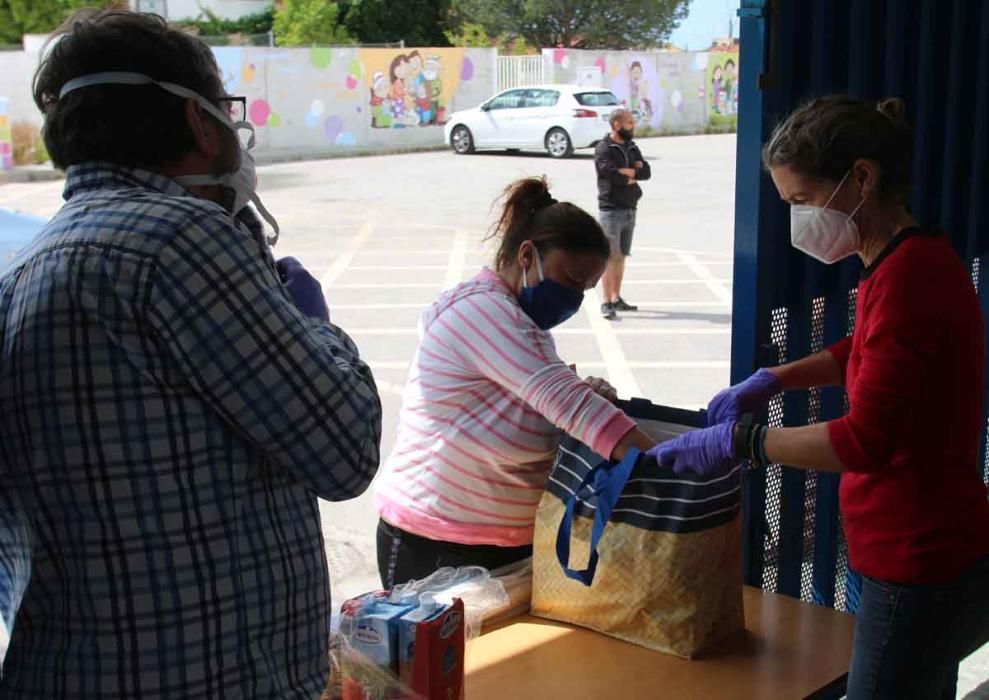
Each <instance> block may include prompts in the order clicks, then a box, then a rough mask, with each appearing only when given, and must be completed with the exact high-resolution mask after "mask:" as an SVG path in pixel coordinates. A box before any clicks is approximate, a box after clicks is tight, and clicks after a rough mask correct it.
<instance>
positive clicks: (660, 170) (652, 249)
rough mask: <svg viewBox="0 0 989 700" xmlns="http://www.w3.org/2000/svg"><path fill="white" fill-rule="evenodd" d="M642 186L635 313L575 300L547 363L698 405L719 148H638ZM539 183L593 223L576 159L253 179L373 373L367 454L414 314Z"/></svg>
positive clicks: (50, 199) (54, 187)
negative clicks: (504, 206)
mask: <svg viewBox="0 0 989 700" xmlns="http://www.w3.org/2000/svg"><path fill="white" fill-rule="evenodd" d="M640 145H641V146H642V150H643V153H644V154H645V156H646V158H648V159H649V160H650V162H651V164H652V169H653V179H652V180H650V181H649V182H645V183H643V189H644V190H645V196H644V197H643V199H642V202H641V204H640V209H639V222H638V228H637V231H636V237H635V241H634V245H633V251H632V253H633V255H632V258H631V259H630V262H629V268H628V272H627V276H626V279H627V283H626V286H625V289H624V291H623V296H624V297H625V298H626V299H628V300H629V301H631V302H632V303H636V304H639V305H640V306H641V307H642V311H641V312H639V313H637V314H624V315H623V317H622V318H621V320H619V321H618V322H614V323H609V322H607V321H604V320H603V319H601V318H600V316H599V314H598V308H599V305H600V302H599V299H598V298H597V297H596V295H595V294H588V295H587V299H586V301H585V304H584V308H583V309H582V311H581V313H580V314H578V315H577V316H576V317H574V318H573V319H572V320H571V321H569V322H568V323H566V324H565V325H564V326H563V327H561V328H560V329H559V330H558V331H557V333H556V337H557V343H558V347H559V350H560V353H561V355H562V357H563V358H564V359H566V360H567V361H568V362H570V363H573V364H576V365H577V368H578V371H580V372H581V373H582V374H585V375H595V376H603V377H605V378H607V379H609V380H610V381H611V383H612V384H613V385H614V386H615V387H617V389H618V390H619V393H620V394H621V395H622V396H644V397H647V398H649V399H651V400H653V401H655V402H659V403H665V404H670V405H676V406H684V407H700V406H702V405H704V404H706V402H707V400H708V399H709V398H710V396H711V394H712V393H713V392H715V391H716V390H718V389H719V388H720V387H721V386H722V385H723V384H724V383H725V382H726V381H727V379H728V366H729V348H730V328H731V325H730V322H731V317H730V310H731V307H730V299H731V272H732V267H731V241H732V217H733V207H734V178H735V175H734V168H735V148H734V147H735V138H734V136H731V135H729V136H695V137H682V138H663V139H658V138H657V139H645V140H642V141H641V142H640ZM528 175H546V176H547V177H548V178H549V180H550V182H551V184H552V186H553V194H554V196H555V197H557V198H558V199H561V200H569V201H572V202H574V203H576V204H578V205H580V206H583V207H584V208H586V209H588V210H589V211H592V212H595V211H596V209H597V197H596V187H595V176H594V163H593V159H592V158H591V153H590V152H588V151H581V152H578V154H577V156H576V157H575V158H572V159H568V160H553V159H551V158H549V157H547V156H545V155H540V154H514V155H509V154H505V153H480V154H477V155H474V156H456V155H454V154H453V153H452V152H434V153H417V154H407V155H394V156H375V157H365V158H351V159H334V160H327V161H315V162H299V163H286V164H281V165H273V166H267V167H262V168H260V169H259V176H260V187H259V192H260V194H261V196H262V198H263V200H264V202H265V204H266V205H267V207H268V209H269V210H270V211H271V212H272V213H273V214H274V215H275V216H276V217H277V218H278V220H279V222H280V224H281V228H282V236H281V240H280V242H279V243H278V245H277V247H276V254H278V255H294V256H296V257H298V258H299V259H300V260H301V261H302V262H303V264H304V265H306V266H307V267H308V268H309V269H310V271H311V272H312V273H313V274H314V275H316V276H317V277H319V278H320V280H321V281H322V284H323V289H324V291H325V292H326V296H327V300H328V303H329V306H330V310H331V314H332V317H333V320H334V322H335V323H337V324H339V325H340V326H342V327H343V328H344V329H346V330H347V331H348V332H349V333H350V334H351V335H352V336H353V337H354V339H355V340H356V341H357V343H358V344H359V346H360V348H361V352H362V354H363V355H364V357H365V358H366V359H367V360H368V361H369V363H370V364H371V366H372V367H373V368H374V372H375V376H376V378H377V380H378V384H379V387H380V389H381V393H382V398H383V401H384V411H385V428H384V439H383V443H384V444H383V446H382V453H383V454H387V453H388V451H389V450H390V449H391V446H392V444H393V443H394V436H395V430H396V420H397V416H398V411H399V408H400V405H401V392H402V387H403V386H404V383H405V377H406V374H407V372H408V363H409V361H410V360H411V358H412V356H413V353H414V351H415V347H416V322H417V319H418V317H419V314H420V312H421V311H422V310H423V309H424V308H425V307H426V306H427V305H428V304H429V303H430V302H431V301H432V300H433V299H435V298H436V296H437V295H438V294H439V293H440V292H441V291H442V290H443V289H445V288H447V287H450V286H452V285H454V284H457V283H458V282H460V281H461V280H464V279H468V278H470V277H471V276H473V275H474V274H476V273H477V272H478V271H479V270H480V269H481V267H482V266H483V265H485V264H487V263H489V261H490V260H491V257H492V248H491V246H490V244H485V243H484V238H485V235H486V233H487V230H488V227H489V226H490V223H491V221H492V209H491V207H492V203H493V202H494V200H495V199H496V198H497V197H498V195H499V193H500V191H501V190H502V189H503V188H504V187H505V185H506V184H508V183H509V182H511V181H512V180H514V179H516V178H519V177H523V176H528ZM60 193H61V183H59V182H47V183H31V184H9V185H4V186H3V187H0V207H8V208H14V209H20V210H22V211H25V212H28V213H33V214H39V215H42V216H51V215H52V214H54V213H55V212H56V211H57V210H58V208H59V206H60V204H61V197H60ZM323 516H324V530H325V533H326V538H327V551H328V553H329V558H330V568H331V572H332V575H333V579H334V587H335V588H334V594H335V596H338V597H339V596H344V595H348V594H352V593H357V592H360V591H362V590H366V589H367V588H369V587H370V586H373V585H374V584H375V582H376V565H375V560H374V546H373V545H374V528H375V523H376V516H375V514H374V510H373V507H372V503H371V498H370V495H365V496H363V497H361V498H358V499H355V500H354V501H350V502H348V503H342V504H329V503H326V504H324V507H323Z"/></svg>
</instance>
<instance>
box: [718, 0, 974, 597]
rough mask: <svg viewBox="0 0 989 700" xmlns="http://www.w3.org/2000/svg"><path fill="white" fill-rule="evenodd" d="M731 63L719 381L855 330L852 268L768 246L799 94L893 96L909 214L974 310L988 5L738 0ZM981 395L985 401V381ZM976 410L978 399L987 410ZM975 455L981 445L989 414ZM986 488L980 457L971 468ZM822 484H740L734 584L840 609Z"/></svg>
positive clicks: (813, 404) (794, 475)
mask: <svg viewBox="0 0 989 700" xmlns="http://www.w3.org/2000/svg"><path fill="white" fill-rule="evenodd" d="M741 6H742V7H741V10H740V13H739V14H740V16H741V18H742V21H741V37H742V54H743V56H742V60H741V61H740V70H741V74H740V92H741V93H742V94H743V95H744V98H745V99H744V100H743V101H742V102H741V103H740V112H739V122H738V157H737V160H736V167H737V177H736V198H735V199H736V228H735V272H734V282H735V284H734V289H735V294H734V302H733V309H732V313H733V322H732V338H733V339H732V381H735V382H738V381H741V380H743V379H745V378H746V377H747V376H748V375H749V374H751V372H752V371H754V370H755V369H756V368H758V367H760V366H766V365H770V364H775V363H776V362H779V361H781V360H784V359H796V358H798V357H803V356H805V355H806V354H809V353H810V352H813V351H814V350H817V349H820V348H821V347H827V346H828V345H829V344H831V343H833V342H836V341H837V340H839V339H840V338H841V337H842V336H843V335H845V334H847V333H849V332H851V331H852V330H853V329H854V326H855V303H856V300H857V295H856V292H855V287H856V285H857V283H858V279H857V277H858V269H859V265H858V263H857V262H854V261H849V262H846V263H842V264H839V265H835V266H831V267H825V266H822V265H819V264H818V263H816V262H814V261H812V260H810V259H809V258H807V257H806V256H803V255H801V254H799V253H797V252H795V251H793V250H792V249H791V248H790V247H789V246H787V245H785V244H784V243H782V242H783V241H787V240H788V239H789V228H788V226H789V220H788V214H787V207H786V205H785V204H784V203H783V202H781V201H780V200H779V197H778V196H777V193H776V191H775V188H774V187H773V184H772V182H771V180H769V178H768V177H767V176H766V174H765V173H763V172H762V170H761V168H760V150H761V146H762V144H764V143H765V142H766V140H767V139H768V137H769V135H770V133H771V131H772V128H773V127H774V126H775V124H776V123H777V122H778V120H779V119H781V118H782V117H783V116H784V115H785V114H787V113H789V112H790V111H792V110H793V108H794V107H796V106H797V105H798V104H799V103H800V102H802V101H804V100H805V99H806V98H809V97H811V96H814V95H821V94H828V93H835V92H847V93H851V94H854V95H858V96H861V97H865V98H873V99H875V98H880V97H886V96H890V95H895V96H899V97H902V98H904V100H905V101H906V103H907V107H908V115H909V117H910V120H911V121H912V122H913V124H914V130H915V135H916V136H915V140H914V144H913V150H914V160H915V162H917V163H923V164H924V165H923V167H922V168H918V169H917V173H916V178H915V183H914V184H915V188H914V198H913V202H912V209H913V211H914V213H915V215H916V216H917V218H918V220H919V221H921V222H923V223H930V224H937V225H940V226H941V227H942V228H944V229H945V230H946V231H947V232H948V233H949V235H950V237H951V240H952V242H953V243H954V244H955V247H956V249H957V250H958V252H959V253H960V254H961V255H962V256H963V257H964V258H965V260H966V261H968V262H969V264H970V265H971V274H972V282H973V284H975V286H976V288H977V289H978V290H979V297H980V300H981V303H982V307H983V313H984V314H985V313H986V312H989V284H987V282H989V280H987V279H986V276H983V275H982V274H981V273H982V270H981V268H982V267H983V265H982V262H981V259H980V256H984V255H986V254H989V229H987V227H986V222H989V197H986V196H985V183H986V182H989V129H984V128H980V127H981V125H984V124H987V123H989V90H980V91H975V92H973V91H972V90H971V86H972V85H979V84H989V2H967V1H965V0H951V1H947V0H800V2H797V1H796V0H772V1H770V0H741ZM986 381H987V385H986V387H984V389H986V393H987V394H989V378H987V380H986ZM987 404H989V402H987ZM843 410H847V403H846V399H845V397H843V395H842V393H841V392H840V391H836V390H832V389H826V390H823V391H815V392H811V393H810V394H809V395H803V396H787V398H786V399H784V400H775V401H773V402H772V404H771V406H770V415H769V422H770V425H803V424H805V423H807V422H808V421H820V420H832V419H834V418H837V417H839V416H840V415H842V412H843ZM985 418H986V419H987V422H986V425H987V432H986V438H987V439H986V441H985V443H984V444H985V445H987V446H989V416H986V417H985ZM980 466H981V467H982V469H983V473H984V476H985V478H986V480H987V482H989V458H986V459H985V461H984V462H981V461H980ZM838 482H839V480H838V477H837V476H835V475H833V474H826V473H820V474H814V473H811V472H803V471H799V470H793V469H789V468H779V467H771V468H769V469H768V470H766V471H765V472H762V473H755V474H753V475H751V476H749V477H748V478H747V479H746V484H745V491H744V493H745V504H746V509H745V514H746V520H745V527H746V541H745V556H746V576H747V579H748V581H749V583H754V584H763V585H764V586H765V587H766V588H768V589H770V590H777V591H779V592H783V593H786V594H789V595H793V596H799V597H801V598H804V599H812V600H814V601H816V602H820V603H822V604H825V605H834V606H835V607H838V608H840V609H846V610H855V609H857V605H858V597H859V590H860V581H859V578H858V577H857V575H855V574H854V572H851V571H850V570H849V567H848V557H847V547H846V544H845V542H844V539H843V536H842V532H841V521H840V515H839V513H838V508H837V502H838Z"/></svg>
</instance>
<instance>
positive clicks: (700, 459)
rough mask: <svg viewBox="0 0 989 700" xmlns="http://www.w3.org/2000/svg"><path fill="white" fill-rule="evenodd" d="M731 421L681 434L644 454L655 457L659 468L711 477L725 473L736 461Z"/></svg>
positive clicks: (733, 426) (733, 425)
mask: <svg viewBox="0 0 989 700" xmlns="http://www.w3.org/2000/svg"><path fill="white" fill-rule="evenodd" d="M734 428H735V424H734V423H722V424H721V425H716V426H714V427H713V428H705V429H703V430H695V431H693V432H690V433H684V434H683V435H681V436H680V437H678V438H676V439H675V440H670V441H669V442H664V443H663V444H662V445H657V446H656V447H654V448H652V449H651V450H649V452H647V453H646V454H648V455H651V456H652V457H655V458H656V461H657V462H659V465H660V466H661V467H665V468H668V469H669V468H672V469H673V471H674V472H675V473H677V474H679V475H681V476H683V475H684V474H687V473H688V472H693V473H694V474H697V475H698V476H701V477H704V478H708V479H713V478H715V477H718V476H722V475H724V474H727V473H728V472H730V471H731V470H732V467H734V466H735V464H737V463H738V461H739V460H738V459H737V458H736V457H735V449H734V445H733V444H732V442H733V441H732V433H733V430H734Z"/></svg>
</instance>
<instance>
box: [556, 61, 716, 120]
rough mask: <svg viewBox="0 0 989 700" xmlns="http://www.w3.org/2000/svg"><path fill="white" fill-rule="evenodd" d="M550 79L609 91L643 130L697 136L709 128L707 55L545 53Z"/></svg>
mask: <svg viewBox="0 0 989 700" xmlns="http://www.w3.org/2000/svg"><path fill="white" fill-rule="evenodd" d="M543 56H544V58H545V59H546V61H547V65H548V66H550V71H551V73H550V76H548V79H549V81H550V82H554V83H574V84H578V85H587V86H595V87H605V88H608V89H609V90H611V92H613V93H614V94H615V96H616V97H617V98H618V99H619V100H620V101H621V102H622V104H623V105H625V106H626V107H627V108H628V109H630V110H631V111H632V112H633V113H634V114H635V117H636V123H637V125H638V127H639V128H640V129H644V128H645V127H648V128H649V129H650V130H651V131H654V132H663V131H672V132H676V131H696V130H697V129H700V128H703V127H704V126H706V125H707V124H709V123H710V117H709V116H708V110H707V109H706V103H705V91H704V79H705V69H706V66H707V56H708V54H706V53H701V54H696V53H670V52H659V51H651V52H636V51H579V50H575V49H566V50H564V49H547V50H544V52H543Z"/></svg>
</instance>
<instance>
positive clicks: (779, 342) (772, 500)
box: [762, 309, 789, 592]
mask: <svg viewBox="0 0 989 700" xmlns="http://www.w3.org/2000/svg"><path fill="white" fill-rule="evenodd" d="M788 320H789V319H788V314H787V310H786V309H775V310H773V326H772V331H771V338H772V346H773V348H774V349H775V351H776V357H775V361H774V364H783V363H785V362H786V361H787V353H786V344H787V343H786V340H787V323H788ZM769 425H771V426H773V427H780V426H782V425H783V398H782V397H781V396H778V397H776V398H774V399H773V400H772V401H771V402H770V403H769ZM782 488H783V483H782V474H781V469H780V466H779V465H778V464H771V465H769V466H768V467H767V468H766V511H765V513H766V515H765V517H766V523H765V539H764V541H763V547H764V550H765V555H764V556H765V558H764V563H763V573H762V586H763V588H765V589H766V590H768V591H774V592H775V591H776V590H777V587H778V584H779V570H778V566H779V557H780V548H779V544H780V507H781V504H782Z"/></svg>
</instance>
